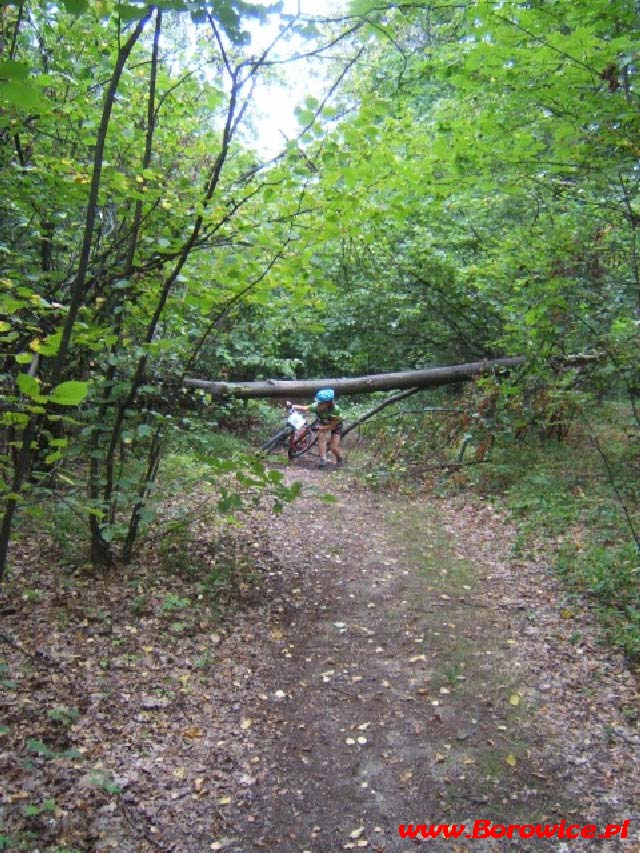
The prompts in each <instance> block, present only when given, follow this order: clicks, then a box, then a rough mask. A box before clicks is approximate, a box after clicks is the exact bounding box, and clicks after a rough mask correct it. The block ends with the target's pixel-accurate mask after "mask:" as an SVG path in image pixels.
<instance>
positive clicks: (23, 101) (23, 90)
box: [0, 80, 43, 110]
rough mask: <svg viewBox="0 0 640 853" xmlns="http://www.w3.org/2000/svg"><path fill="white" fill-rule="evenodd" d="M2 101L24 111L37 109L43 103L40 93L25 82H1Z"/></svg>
mask: <svg viewBox="0 0 640 853" xmlns="http://www.w3.org/2000/svg"><path fill="white" fill-rule="evenodd" d="M0 100H4V101H7V102H8V103H10V104H13V105H14V106H16V107H21V108H22V109H23V110H32V109H35V108H36V107H38V106H40V105H41V104H42V103H43V101H42V98H41V97H40V93H39V92H38V91H37V90H36V89H34V88H33V86H30V85H29V84H28V83H25V82H24V81H23V80H9V82H8V83H5V82H0Z"/></svg>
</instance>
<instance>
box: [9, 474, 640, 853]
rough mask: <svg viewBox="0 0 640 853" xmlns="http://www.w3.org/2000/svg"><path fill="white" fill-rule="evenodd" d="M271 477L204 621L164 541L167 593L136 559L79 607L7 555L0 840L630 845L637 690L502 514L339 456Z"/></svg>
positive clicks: (206, 542)
mask: <svg viewBox="0 0 640 853" xmlns="http://www.w3.org/2000/svg"><path fill="white" fill-rule="evenodd" d="M285 477H286V479H287V480H288V481H293V480H294V479H297V480H301V481H302V482H303V484H304V491H303V496H302V497H301V498H300V499H299V500H297V501H296V502H295V503H294V504H293V505H290V506H287V507H286V508H285V510H284V513H283V514H282V515H280V516H277V517H276V516H271V515H266V514H259V515H257V516H255V517H253V518H252V519H251V521H250V523H248V524H245V527H244V528H243V530H244V532H243V534H242V538H241V541H240V540H237V541H236V542H235V544H234V546H233V547H234V549H235V550H234V555H235V557H234V559H235V565H236V569H237V568H238V565H240V564H241V563H242V565H243V566H244V568H245V569H246V568H247V565H248V566H249V569H248V571H249V572H250V574H249V575H246V574H243V573H242V572H240V571H239V570H238V571H237V572H236V585H237V588H238V589H239V590H240V592H239V597H237V598H235V599H234V600H233V602H232V603H233V607H232V609H231V611H230V610H229V609H227V610H225V611H224V612H225V614H226V615H224V616H222V617H221V616H220V614H219V613H218V612H217V611H216V609H215V607H211V606H209V605H208V603H207V587H206V585H203V584H202V583H201V578H200V582H199V585H198V583H197V582H196V580H197V579H196V580H194V577H192V576H190V575H189V574H188V573H187V574H186V576H185V573H184V572H182V574H180V572H178V571H177V567H178V563H179V562H180V560H181V559H182V557H181V555H180V553H178V552H176V553H175V555H174V557H175V563H176V566H175V568H176V572H175V575H174V580H173V581H172V585H170V586H168V585H167V581H166V578H165V577H164V576H163V577H162V578H161V579H159V575H157V574H154V572H153V571H152V569H151V568H148V572H147V575H146V576H144V577H141V575H140V573H138V574H132V576H131V577H130V578H129V579H128V580H127V578H124V579H123V577H122V576H121V575H117V576H116V577H107V578H96V577H93V578H90V579H89V580H88V581H86V583H85V586H84V588H83V589H84V592H80V593H79V592H78V586H77V582H76V581H74V584H73V585H71V581H70V579H69V578H68V577H67V578H66V580H65V577H61V576H60V575H59V574H56V572H55V571H54V572H53V573H52V572H51V571H49V573H48V574H47V575H46V576H45V575H44V574H43V575H42V576H41V577H40V576H38V574H37V573H38V571H40V572H43V567H42V554H41V553H40V554H39V555H34V554H33V553H28V552H26V551H25V552H24V554H23V555H22V557H23V567H22V569H19V570H17V571H16V572H15V573H14V576H13V578H12V581H11V584H10V585H9V587H8V589H7V590H5V593H4V597H3V599H2V601H1V602H0V609H2V611H3V628H2V631H3V635H2V640H3V644H2V646H0V660H2V661H3V662H4V666H3V669H2V670H0V678H4V694H3V696H4V699H3V712H4V716H3V721H2V722H3V725H2V726H1V727H0V775H1V776H2V778H3V779H4V782H3V790H2V792H1V796H2V800H1V803H2V805H1V808H2V811H1V812H0V819H1V820H2V822H0V839H1V838H3V837H5V838H7V839H10V840H9V841H5V842H4V844H5V846H4V849H15V850H19V849H29V850H34V851H35V850H42V851H54V850H56V851H59V853H61V851H63V850H64V851H71V850H82V851H85V850H86V851H107V850H117V851H123V853H128V851H132V853H133V851H141V853H143V851H144V852H146V851H153V850H167V851H176V853H200V851H206V850H224V851H227V853H251V851H261V850H267V851H276V853H305V851H309V853H335V851H341V850H359V849H368V850H370V851H377V853H392V851H394V852H395V851H409V850H413V849H415V847H416V846H419V845H424V847H425V848H426V849H430V850H432V851H449V853H463V851H469V853H471V851H477V853H484V851H511V850H513V851H544V850H554V851H560V852H561V853H574V851H585V853H588V851H595V850H598V851H603V850H604V851H618V850H622V851H629V853H635V851H640V760H639V759H640V728H639V725H638V720H639V717H638V714H639V705H638V685H637V681H636V679H635V677H634V675H633V674H632V672H631V671H630V669H629V668H628V667H627V666H626V664H625V661H624V659H623V658H622V656H621V655H619V654H617V653H616V652H614V651H612V650H611V649H610V648H608V647H606V646H605V645H604V644H603V642H602V638H601V634H600V632H599V629H598V627H597V623H596V619H595V616H594V614H593V613H592V612H591V611H590V609H589V606H588V604H587V603H585V602H584V601H580V600H579V599H576V598H575V596H573V597H571V598H569V597H568V596H567V594H566V593H563V592H562V590H561V587H560V586H559V584H558V582H557V581H556V580H555V579H554V577H553V576H552V575H551V574H550V572H549V570H548V567H547V566H546V565H545V563H544V561H543V560H538V561H536V560H522V559H517V558H516V557H514V556H513V555H514V548H513V542H514V531H513V529H512V527H511V526H510V524H509V521H508V519H507V518H505V517H504V516H502V515H500V514H499V513H497V512H496V511H495V510H494V509H493V508H492V507H491V506H490V505H489V504H488V503H484V502H483V501H480V500H478V499H475V500H474V501H473V502H471V501H470V499H469V498H466V497H463V496H460V497H456V498H448V499H438V498H434V497H430V496H421V497H418V496H414V497H412V498H408V497H407V496H402V495H397V496H386V495H381V494H380V495H379V494H376V493H372V492H367V491H365V490H362V489H360V488H359V487H358V486H357V484H356V482H355V480H354V478H353V477H352V476H351V473H350V469H349V468H348V467H347V468H346V469H341V470H340V471H335V470H333V469H329V470H327V469H324V470H321V471H319V470H316V469H315V468H312V467H311V465H310V464H307V465H306V464H305V462H304V460H299V461H298V462H297V463H296V464H295V465H293V466H291V467H288V468H287V469H286V472H285ZM328 492H330V493H331V494H332V495H333V496H334V498H335V500H334V501H333V502H327V501H325V500H323V495H325V493H328ZM192 532H193V531H192ZM195 532H196V534H197V541H198V542H199V555H198V556H199V559H200V563H202V562H203V561H204V562H207V561H208V564H209V565H214V564H215V561H216V559H218V560H219V559H220V555H221V553H222V549H221V544H220V540H219V538H217V539H216V538H215V537H214V533H213V531H212V530H211V529H209V528H207V526H206V525H204V526H203V528H202V529H201V530H199V531H197V530H196V531H195ZM165 556H166V555H165ZM169 557H170V558H171V555H169ZM226 559H228V554H227V557H226ZM34 573H35V574H36V577H39V580H38V581H37V583H39V587H38V589H39V590H40V592H42V596H41V597H40V599H37V596H36V597H35V599H34V596H33V595H31V596H29V595H28V596H27V597H26V598H25V593H24V589H25V586H24V585H25V583H26V581H27V575H28V578H29V584H30V588H32V587H33V586H34V583H35V582H34V580H33V577H34ZM78 576H80V575H78ZM74 577H75V576H74ZM207 577H208V575H207ZM47 578H49V579H48V580H47ZM51 578H53V579H51ZM127 582H128V592H126V590H127ZM47 584H48V586H47ZM65 584H66V586H65ZM123 588H124V589H125V592H124V593H123V592H122V590H123ZM70 590H73V591H72V592H71V591H70ZM196 591H198V592H197V595H196ZM56 596H57V598H56ZM189 596H191V598H190V597H189ZM198 596H199V597H198ZM36 599H37V600H36ZM132 602H133V603H134V604H135V602H137V606H133V604H132ZM185 602H186V604H185ZM187 604H188V605H189V606H188V607H187ZM61 614H62V615H61ZM64 709H66V710H67V712H68V716H72V717H73V719H61V717H64V713H63V711H64ZM72 712H73V713H72ZM47 750H48V754H47ZM476 821H486V822H489V821H490V822H491V824H493V825H495V824H499V825H501V826H502V827H506V826H509V825H511V824H518V825H524V826H525V828H524V829H523V833H524V835H526V834H527V833H529V832H532V831H533V830H532V829H529V828H528V827H533V826H535V825H538V824H542V825H544V824H548V825H550V826H553V825H556V824H557V825H558V827H559V831H560V833H562V830H563V828H566V827H567V826H576V825H577V826H578V827H580V829H582V827H586V826H587V825H593V827H594V828H593V829H588V828H587V829H586V833H587V835H588V834H589V833H590V834H592V835H593V834H595V835H596V837H595V838H589V837H580V838H577V839H575V840H571V839H569V838H567V837H566V835H565V836H564V837H563V835H562V834H561V835H560V837H559V838H558V837H556V838H553V839H550V840H544V839H539V838H532V839H525V838H523V837H521V835H520V834H519V830H513V831H512V833H511V834H512V835H513V837H512V838H511V839H509V838H506V837H500V838H487V837H484V838H483V837H477V838H469V837H467V836H468V835H472V834H473V829H474V826H476ZM625 821H628V823H626V824H625V823H624V822H625ZM563 822H564V823H563ZM408 824H413V825H414V826H415V825H417V824H443V825H444V824H446V825H452V824H455V825H457V826H461V825H462V824H464V825H465V830H464V832H463V833H462V834H461V836H460V837H459V838H457V839H456V838H444V837H442V835H440V836H438V837H436V838H429V839H427V838H423V837H422V836H421V835H420V834H419V835H418V836H417V837H415V838H413V839H409V838H402V837H401V835H400V833H399V826H400V825H404V826H405V827H406V826H407V825H408ZM3 825H4V829H2V828H1V827H2V826H3ZM609 825H617V826H618V827H624V832H625V834H626V835H627V838H626V839H620V838H619V837H618V836H617V835H614V834H613V833H615V832H616V830H615V829H614V828H613V827H611V828H610V829H609V834H610V835H611V837H609V838H601V837H598V836H600V835H601V834H604V833H605V832H606V831H607V830H606V828H607V826H609ZM477 826H478V827H480V830H479V835H480V836H481V835H482V831H483V830H482V828H484V831H485V835H486V829H487V826H488V824H487V823H484V824H482V823H481V824H477ZM3 832H4V833H5V835H4V836H3V834H2V833H3ZM495 832H496V834H497V835H500V833H501V832H502V830H500V829H499V828H498V829H496V830H495ZM0 849H3V848H2V847H1V846H0Z"/></svg>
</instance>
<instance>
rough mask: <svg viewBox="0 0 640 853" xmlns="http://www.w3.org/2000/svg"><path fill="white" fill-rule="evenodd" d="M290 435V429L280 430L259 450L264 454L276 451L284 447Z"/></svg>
mask: <svg viewBox="0 0 640 853" xmlns="http://www.w3.org/2000/svg"><path fill="white" fill-rule="evenodd" d="M290 434H291V430H290V429H281V430H280V432H278V433H276V434H275V435H274V436H272V437H271V438H270V439H268V440H267V441H265V443H264V444H263V445H262V447H261V448H260V450H262V451H263V452H264V453H271V452H272V451H274V450H277V449H278V448H279V447H285V446H286V445H287V443H288V441H289V435H290Z"/></svg>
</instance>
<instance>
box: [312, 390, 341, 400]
mask: <svg viewBox="0 0 640 853" xmlns="http://www.w3.org/2000/svg"><path fill="white" fill-rule="evenodd" d="M335 396H336V395H335V391H334V390H333V388H323V390H322V391H318V393H317V394H316V403H329V402H330V401H331V400H333V398H334V397H335Z"/></svg>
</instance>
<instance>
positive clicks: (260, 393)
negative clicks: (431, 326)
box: [184, 358, 525, 400]
mask: <svg viewBox="0 0 640 853" xmlns="http://www.w3.org/2000/svg"><path fill="white" fill-rule="evenodd" d="M524 363H525V359H524V358H494V359H485V360H484V361H474V362H469V363H467V364H456V365H453V366H450V367H431V368H427V369H424V370H405V371H402V372H400V373H375V374H371V375H369V376H354V377H343V378H338V379H301V380H292V379H285V380H279V379H267V380H265V381H263V382H213V381H209V380H206V379H190V378H187V379H185V380H184V384H185V385H188V386H190V387H192V388H202V389H204V390H205V391H208V392H209V393H210V394H211V395H212V396H213V397H214V398H216V399H223V398H225V397H236V398H238V399H245V400H247V399H264V398H273V399H288V398H290V397H296V398H299V397H312V396H313V395H314V394H315V393H316V391H319V390H320V389H321V388H333V389H334V391H335V392H336V394H338V395H340V394H344V395H348V396H351V395H353V394H371V393H373V392H374V391H391V390H395V389H397V390H401V389H403V388H416V389H418V388H436V387H438V386H440V385H452V384H455V383H456V382H468V381H469V380H471V379H473V378H474V377H476V376H481V375H482V374H486V373H492V372H494V371H499V370H510V369H512V368H515V367H521V366H522V365H523V364H524Z"/></svg>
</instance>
